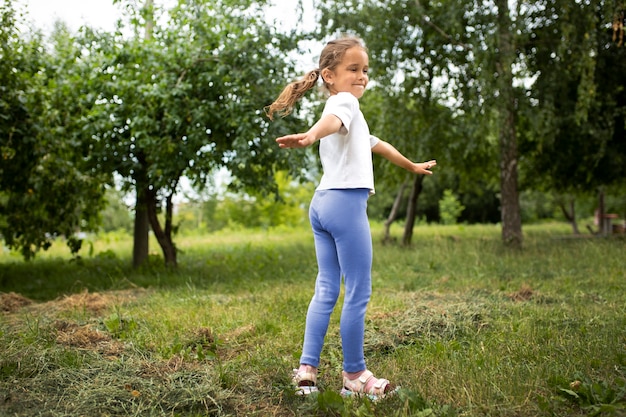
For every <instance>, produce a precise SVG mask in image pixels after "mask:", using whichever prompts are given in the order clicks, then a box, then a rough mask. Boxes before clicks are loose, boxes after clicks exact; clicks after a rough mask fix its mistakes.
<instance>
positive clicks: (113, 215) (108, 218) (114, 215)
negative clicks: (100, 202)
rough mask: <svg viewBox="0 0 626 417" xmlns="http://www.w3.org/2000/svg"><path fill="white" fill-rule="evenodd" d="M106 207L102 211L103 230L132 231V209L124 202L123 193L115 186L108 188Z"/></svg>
mask: <svg viewBox="0 0 626 417" xmlns="http://www.w3.org/2000/svg"><path fill="white" fill-rule="evenodd" d="M105 197H106V207H105V208H104V209H103V210H102V211H101V212H100V217H101V230H102V231H103V232H105V233H106V232H114V231H116V230H120V231H124V232H127V233H130V232H131V231H132V228H133V219H132V211H131V209H130V208H129V207H128V206H127V205H126V204H125V203H124V201H123V196H122V193H121V192H120V191H119V190H117V189H115V188H112V187H111V188H107V191H106V194H105Z"/></svg>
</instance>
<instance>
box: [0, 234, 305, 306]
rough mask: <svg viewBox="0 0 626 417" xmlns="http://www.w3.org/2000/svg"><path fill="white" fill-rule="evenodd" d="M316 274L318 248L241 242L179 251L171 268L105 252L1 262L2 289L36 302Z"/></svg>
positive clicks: (153, 259) (237, 285) (228, 286)
mask: <svg viewBox="0 0 626 417" xmlns="http://www.w3.org/2000/svg"><path fill="white" fill-rule="evenodd" d="M303 274H304V275H306V276H308V277H314V274H315V259H314V257H313V248H312V247H311V246H308V245H306V244H295V245H294V244H293V243H292V242H290V243H285V244H284V245H281V244H272V245H271V246H269V245H265V246H262V245H251V244H245V243H244V244H241V245H236V246H232V245H231V246H228V247H224V248H215V247H212V248H210V249H207V250H194V251H190V252H189V253H185V252H181V253H179V266H178V267H177V268H169V267H166V266H165V265H164V263H163V259H162V257H161V256H158V255H150V257H149V259H148V261H147V262H146V263H145V264H144V265H143V266H141V267H139V268H133V267H132V265H131V260H130V258H125V257H119V256H118V255H116V254H115V253H114V252H113V251H105V252H102V253H99V254H97V255H96V256H93V257H89V258H78V259H71V260H68V259H61V258H57V259H37V260H35V261H32V262H14V263H5V264H0V292H5V293H9V292H15V293H18V294H21V295H23V296H24V297H28V298H30V299H33V300H36V301H49V300H52V299H55V298H58V297H60V296H63V295H67V294H75V293H79V292H82V291H85V290H87V291H89V292H102V291H111V290H126V289H133V288H178V287H183V286H187V287H193V288H198V289H208V288H210V289H214V290H215V291H219V292H227V293H228V292H235V291H237V290H240V289H241V288H242V287H249V286H250V284H255V285H262V284H263V283H269V282H274V281H277V280H281V281H286V282H289V281H292V280H294V279H297V278H298V277H301V276H303Z"/></svg>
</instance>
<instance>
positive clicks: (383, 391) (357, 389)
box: [341, 370, 397, 401]
mask: <svg viewBox="0 0 626 417" xmlns="http://www.w3.org/2000/svg"><path fill="white" fill-rule="evenodd" d="M372 378H375V377H374V374H373V373H372V372H371V371H369V370H365V372H363V373H362V374H361V376H359V377H358V378H357V379H348V377H347V376H344V377H343V389H342V390H341V395H343V396H350V395H357V396H361V395H365V396H367V397H368V398H369V399H371V400H373V401H376V400H379V399H381V398H384V397H385V396H387V395H390V394H393V393H394V392H396V390H397V388H395V389H390V388H392V386H391V383H390V382H389V380H388V379H385V378H375V379H377V381H376V382H374V385H372V386H371V387H370V389H369V390H368V391H365V387H366V386H367V383H368V382H369V380H371V379H372Z"/></svg>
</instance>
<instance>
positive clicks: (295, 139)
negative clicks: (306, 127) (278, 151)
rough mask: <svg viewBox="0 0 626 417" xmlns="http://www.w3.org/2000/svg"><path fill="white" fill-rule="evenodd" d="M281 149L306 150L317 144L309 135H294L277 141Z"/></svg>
mask: <svg viewBox="0 0 626 417" xmlns="http://www.w3.org/2000/svg"><path fill="white" fill-rule="evenodd" d="M276 142H277V143H278V146H280V147H281V148H306V147H307V146H309V145H312V144H313V143H314V142H315V137H314V136H313V135H311V134H309V133H294V134H293V135H287V136H282V137H280V138H277V139H276Z"/></svg>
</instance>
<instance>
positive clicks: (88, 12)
mask: <svg viewBox="0 0 626 417" xmlns="http://www.w3.org/2000/svg"><path fill="white" fill-rule="evenodd" d="M16 3H18V4H22V5H25V6H26V8H27V11H28V16H29V18H30V19H31V20H33V21H34V23H35V25H36V26H37V27H38V28H40V29H43V30H44V31H46V32H47V31H49V30H51V29H52V26H53V24H54V22H55V21H56V20H63V21H64V22H65V23H67V24H68V25H69V27H70V28H71V29H73V30H76V29H78V28H79V27H80V26H82V25H84V24H88V25H89V26H93V27H98V28H101V29H105V30H113V29H115V21H116V20H117V19H118V18H119V16H120V12H119V9H118V6H114V5H113V1H112V0H54V1H51V0H17V2H16Z"/></svg>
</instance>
